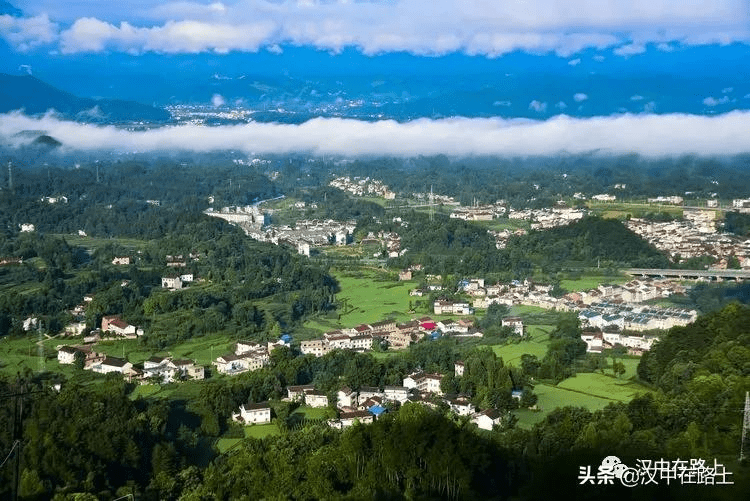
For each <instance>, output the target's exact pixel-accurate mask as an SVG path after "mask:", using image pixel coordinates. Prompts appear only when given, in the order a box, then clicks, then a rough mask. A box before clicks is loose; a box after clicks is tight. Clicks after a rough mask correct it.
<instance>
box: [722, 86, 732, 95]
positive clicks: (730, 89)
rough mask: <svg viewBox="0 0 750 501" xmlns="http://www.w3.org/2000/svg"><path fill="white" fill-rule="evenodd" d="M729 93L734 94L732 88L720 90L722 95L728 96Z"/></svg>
mask: <svg viewBox="0 0 750 501" xmlns="http://www.w3.org/2000/svg"><path fill="white" fill-rule="evenodd" d="M731 92H734V87H724V88H723V89H721V93H722V94H730V93H731Z"/></svg>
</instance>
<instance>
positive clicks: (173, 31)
mask: <svg viewBox="0 0 750 501" xmlns="http://www.w3.org/2000/svg"><path fill="white" fill-rule="evenodd" d="M273 31H274V26H273V24H272V23H269V22H257V23H251V24H237V25H234V24H220V25H217V24H210V23H204V22H200V21H169V22H167V24H165V25H164V26H158V27H154V28H138V27H135V26H133V25H131V24H129V23H126V22H123V23H121V24H120V25H119V26H114V25H112V24H109V23H106V22H103V21H100V20H98V19H92V18H82V19H79V20H77V21H76V22H75V23H74V24H73V26H71V27H70V29H68V30H67V31H64V32H63V33H62V34H61V37H60V38H61V40H60V45H61V49H62V52H63V53H68V54H70V53H76V52H101V51H103V50H107V49H113V50H119V51H123V52H130V53H134V54H138V53H141V52H150V51H153V52H163V53H198V52H204V51H214V52H217V53H220V54H223V53H227V52H229V51H232V50H242V51H251V52H254V51H257V50H258V49H259V48H260V47H261V46H262V45H263V44H264V41H265V40H266V39H267V38H268V36H269V35H270V34H271V33H272V32H273Z"/></svg>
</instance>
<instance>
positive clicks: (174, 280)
mask: <svg viewBox="0 0 750 501" xmlns="http://www.w3.org/2000/svg"><path fill="white" fill-rule="evenodd" d="M161 286H162V288H163V289H169V290H171V291H175V290H178V289H182V279H181V278H180V277H178V276H174V277H161Z"/></svg>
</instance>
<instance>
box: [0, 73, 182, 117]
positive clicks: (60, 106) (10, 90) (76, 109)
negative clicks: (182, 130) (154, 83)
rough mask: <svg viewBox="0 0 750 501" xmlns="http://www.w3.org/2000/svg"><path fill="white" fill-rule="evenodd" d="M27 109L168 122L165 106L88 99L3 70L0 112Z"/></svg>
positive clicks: (29, 76) (72, 114)
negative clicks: (163, 107)
mask: <svg viewBox="0 0 750 501" xmlns="http://www.w3.org/2000/svg"><path fill="white" fill-rule="evenodd" d="M21 109H22V110H24V111H25V113H27V114H29V115H38V114H42V113H46V112H47V111H48V110H50V109H53V110H55V111H57V112H58V113H60V114H62V115H63V116H65V117H66V118H69V119H75V120H80V121H85V122H98V123H118V122H136V121H137V122H166V121H168V120H169V119H170V114H169V113H168V112H167V111H166V110H163V109H159V108H155V107H153V106H149V105H146V104H141V103H136V102H133V101H122V100H116V99H89V98H83V97H78V96H75V95H73V94H71V93H69V92H64V91H61V90H60V89H57V88H55V87H53V86H51V85H49V84H47V83H44V82H42V81H41V80H39V79H38V78H35V77H33V76H31V75H23V76H14V75H7V74H4V73H0V113H6V112H8V111H13V110H21Z"/></svg>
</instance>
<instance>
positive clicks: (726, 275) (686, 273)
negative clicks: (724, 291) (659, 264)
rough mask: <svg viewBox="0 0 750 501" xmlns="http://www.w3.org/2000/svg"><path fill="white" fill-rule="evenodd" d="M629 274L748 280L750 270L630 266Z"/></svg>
mask: <svg viewBox="0 0 750 501" xmlns="http://www.w3.org/2000/svg"><path fill="white" fill-rule="evenodd" d="M623 271H624V272H625V273H627V274H628V275H633V276H637V277H661V278H679V279H681V280H697V279H699V278H705V279H710V280H717V281H721V280H748V279H750V270H672V269H661V268H630V269H627V270H623Z"/></svg>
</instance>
